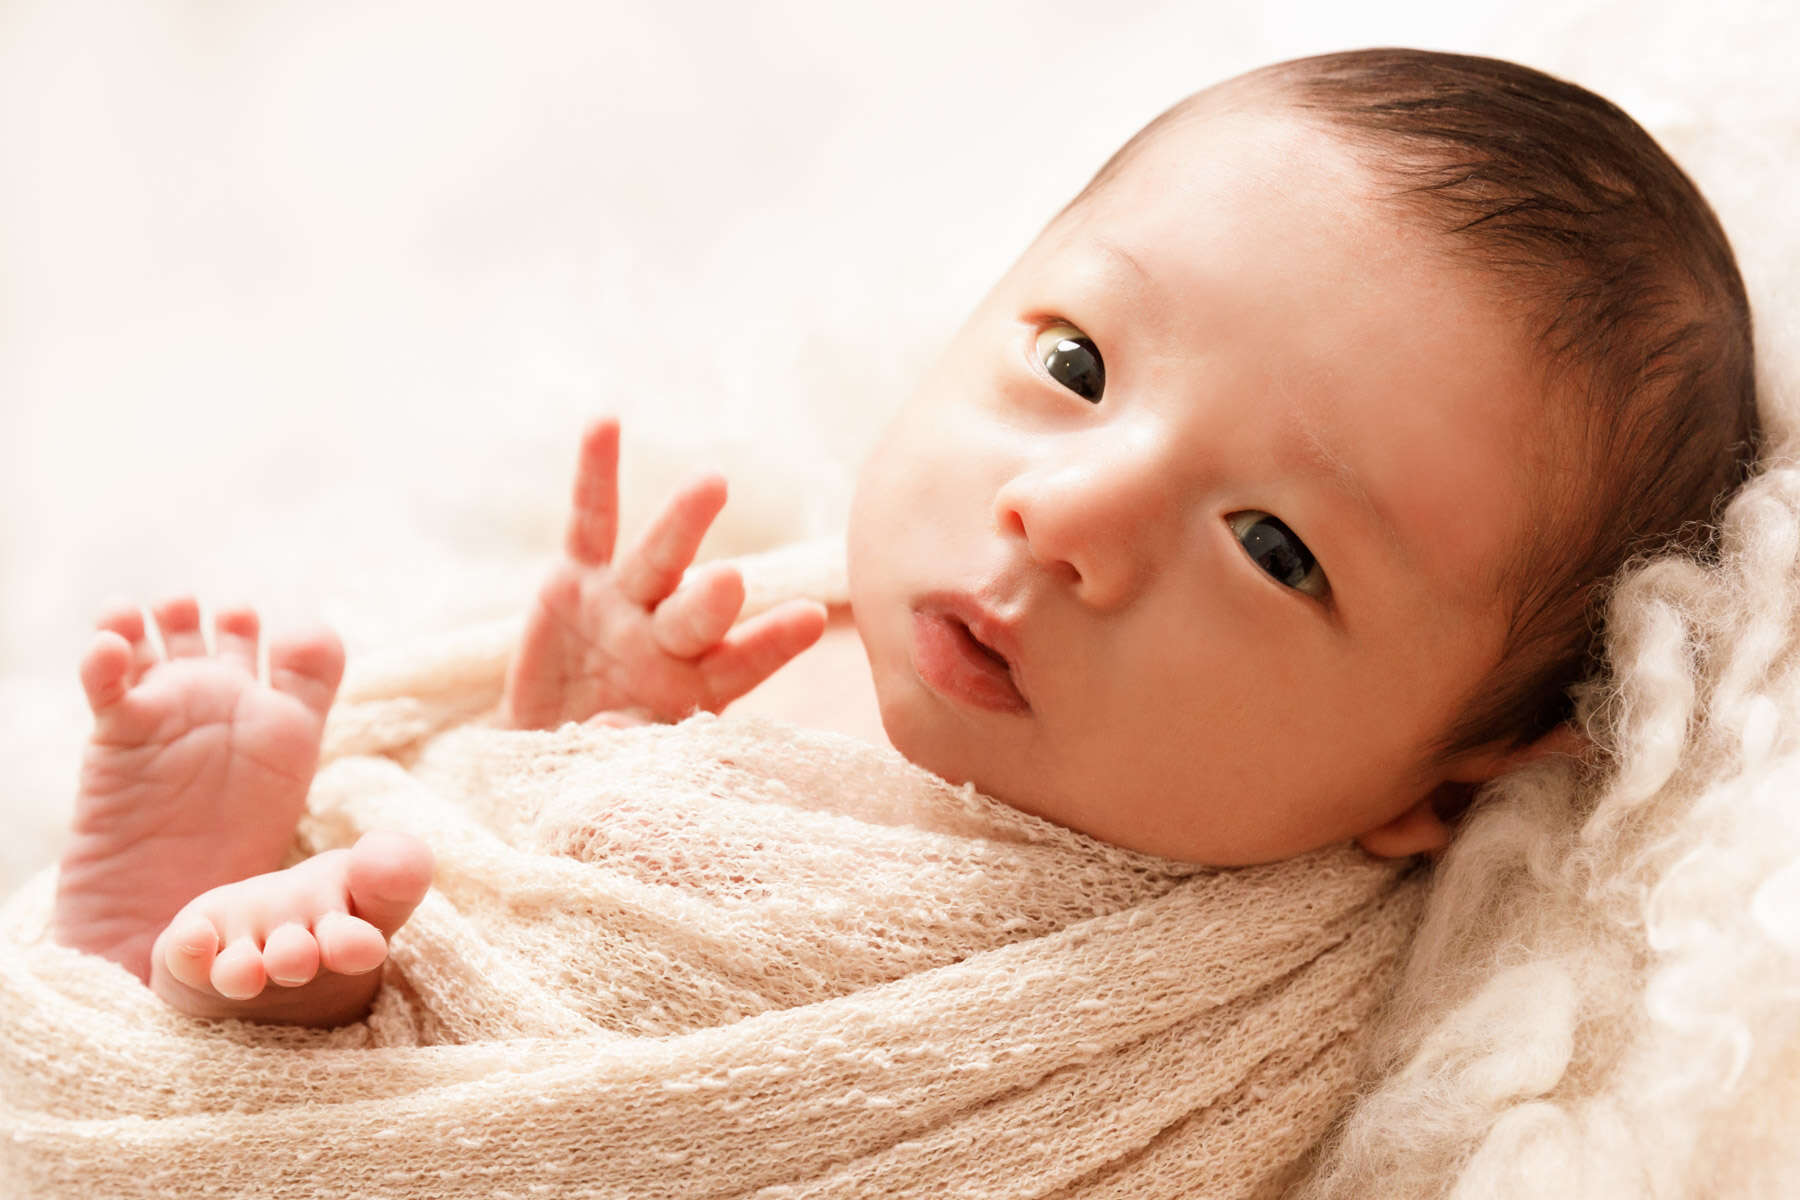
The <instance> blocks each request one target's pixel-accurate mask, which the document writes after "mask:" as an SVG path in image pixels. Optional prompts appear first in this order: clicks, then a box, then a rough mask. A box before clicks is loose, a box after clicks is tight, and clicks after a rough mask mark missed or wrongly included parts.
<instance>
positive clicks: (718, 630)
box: [650, 564, 744, 658]
mask: <svg viewBox="0 0 1800 1200" xmlns="http://www.w3.org/2000/svg"><path fill="white" fill-rule="evenodd" d="M743 607H744V577H743V576H742V575H740V574H739V573H738V569H737V568H736V567H733V566H727V565H725V564H715V565H712V566H707V567H702V568H699V569H697V570H695V571H694V573H693V574H692V575H690V576H689V577H688V578H687V579H686V580H685V581H684V582H683V583H682V585H681V587H680V588H679V589H678V590H677V591H676V592H675V594H674V595H672V596H670V597H669V598H668V599H667V600H664V601H663V602H662V603H661V604H659V605H657V606H656V612H655V613H654V614H652V616H651V618H650V633H651V636H653V637H654V638H655V639H656V644H657V646H658V648H660V649H661V650H662V652H663V653H664V654H668V655H672V656H674V657H675V658H697V657H699V656H700V655H702V654H704V653H705V652H706V651H708V650H711V649H712V648H713V647H714V646H716V645H718V644H719V639H720V638H722V637H724V636H725V634H726V631H727V630H729V629H730V628H731V623H732V622H733V621H735V620H737V615H738V613H739V612H740V611H741V610H742V609H743Z"/></svg>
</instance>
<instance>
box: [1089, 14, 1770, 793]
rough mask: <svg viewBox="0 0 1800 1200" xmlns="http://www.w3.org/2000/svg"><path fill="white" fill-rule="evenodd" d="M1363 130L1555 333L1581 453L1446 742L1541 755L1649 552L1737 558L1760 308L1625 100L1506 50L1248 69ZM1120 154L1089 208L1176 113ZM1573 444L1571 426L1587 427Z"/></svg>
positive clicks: (1450, 748)
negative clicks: (1719, 543) (1632, 566)
mask: <svg viewBox="0 0 1800 1200" xmlns="http://www.w3.org/2000/svg"><path fill="white" fill-rule="evenodd" d="M1223 87H1225V88H1229V89H1238V88H1248V89H1249V90H1250V91H1251V93H1252V94H1253V95H1263V96H1267V97H1269V98H1270V99H1272V100H1274V101H1275V102H1276V103H1277V104H1280V105H1284V106H1286V107H1289V108H1291V109H1293V110H1294V111H1295V112H1296V113H1298V114H1300V115H1302V116H1305V117H1311V118H1313V119H1315V120H1317V121H1319V122H1320V123H1321V124H1322V125H1323V127H1324V128H1326V129H1327V130H1328V131H1330V132H1332V133H1333V134H1335V135H1336V136H1338V137H1340V138H1342V139H1343V140H1344V142H1345V144H1346V145H1347V146H1348V147H1349V149H1350V150H1351V151H1352V153H1354V154H1356V156H1357V157H1358V158H1359V160H1360V161H1362V162H1363V164H1364V166H1365V167H1367V168H1368V169H1369V170H1371V171H1372V172H1373V173H1374V174H1375V176H1376V178H1377V179H1378V180H1380V181H1381V182H1383V183H1384V184H1391V185H1392V188H1393V190H1392V192H1391V194H1390V199H1391V200H1392V201H1394V202H1395V203H1397V204H1399V205H1401V206H1402V207H1403V210H1404V211H1406V212H1407V213H1409V214H1410V215H1412V216H1414V217H1416V218H1417V219H1419V220H1421V221H1423V222H1425V223H1427V224H1428V225H1430V226H1434V227H1436V228H1438V229H1439V230H1441V231H1442V232H1443V233H1445V234H1446V235H1447V240H1446V242H1445V244H1444V245H1445V250H1446V252H1447V253H1448V254H1450V255H1451V256H1452V257H1453V258H1455V259H1457V260H1460V261H1463V262H1466V263H1468V264H1469V265H1471V266H1473V267H1474V268H1476V269H1477V270H1479V271H1481V272H1483V273H1485V274H1486V275H1487V276H1488V277H1490V278H1493V279H1495V280H1497V281H1498V282H1499V284H1500V287H1501V294H1502V295H1503V296H1504V297H1505V298H1506V299H1507V300H1508V301H1509V302H1510V303H1512V304H1515V305H1516V306H1517V308H1518V312H1519V314H1520V316H1521V317H1522V318H1523V319H1524V321H1525V327H1526V328H1529V329H1531V330H1532V331H1533V332H1534V333H1535V336H1536V350H1537V351H1538V356H1539V359H1540V361H1541V363H1542V364H1543V368H1544V372H1545V376H1544V377H1545V382H1546V396H1547V397H1548V396H1551V395H1557V396H1559V397H1560V396H1562V395H1567V396H1568V397H1569V398H1570V400H1571V401H1572V403H1570V404H1568V405H1567V406H1566V411H1565V410H1564V408H1562V407H1558V408H1547V409H1546V418H1547V423H1548V424H1550V425H1551V427H1552V428H1559V429H1560V431H1561V433H1562V434H1563V435H1564V440H1565V441H1566V442H1567V443H1568V446H1569V449H1570V450H1571V451H1572V452H1573V453H1575V454H1577V455H1579V458H1578V460H1577V462H1576V464H1575V469H1574V471H1573V473H1572V474H1571V475H1570V477H1569V478H1567V479H1566V480H1538V481H1535V482H1538V483H1540V484H1543V485H1546V486H1543V487H1540V488H1539V489H1538V490H1539V493H1540V495H1541V497H1542V498H1541V499H1540V500H1539V502H1538V511H1536V512H1534V513H1533V514H1532V519H1531V520H1530V521H1529V522H1528V525H1529V528H1528V530H1527V532H1526V534H1525V536H1524V537H1523V539H1522V541H1521V544H1520V545H1519V546H1518V548H1517V551H1516V553H1515V554H1514V555H1513V557H1512V559H1511V561H1510V562H1509V563H1508V564H1506V567H1505V569H1504V571H1503V573H1502V575H1501V578H1500V580H1499V583H1500V585H1501V587H1502V588H1503V589H1504V591H1503V593H1502V594H1506V595H1510V596H1512V597H1513V598H1514V607H1513V611H1512V615H1511V621H1510V625H1509V628H1508V633H1507V639H1506V645H1505V652H1504V655H1503V657H1502V660H1501V663H1500V665H1499V666H1498V667H1497V668H1496V669H1495V670H1494V671H1493V672H1491V673H1490V675H1489V677H1488V678H1487V679H1485V680H1483V681H1481V683H1480V685H1479V686H1477V687H1476V688H1475V689H1474V690H1473V691H1472V692H1471V694H1470V695H1469V697H1468V699H1467V700H1466V702H1465V703H1464V705H1463V707H1462V710H1461V711H1460V712H1459V713H1458V714H1456V716H1455V718H1454V719H1453V720H1452V721H1451V722H1450V723H1449V725H1448V727H1447V729H1446V731H1445V733H1444V734H1443V736H1442V737H1441V738H1440V740H1439V742H1438V744H1437V746H1436V748H1435V750H1436V756H1437V757H1438V759H1439V760H1440V761H1441V760H1445V759H1449V758H1453V757H1455V756H1457V755H1459V754H1461V753H1464V752H1466V751H1468V750H1472V749H1475V748H1478V747H1483V746H1489V745H1495V744H1500V745H1504V746H1509V747H1510V746H1522V745H1524V744H1526V743H1528V742H1530V741H1532V740H1534V739H1536V738H1537V737H1538V736H1540V735H1541V734H1544V733H1546V732H1548V731H1550V730H1551V729H1554V728H1555V727H1556V726H1557V725H1559V724H1560V723H1562V722H1563V721H1565V720H1567V719H1568V717H1569V716H1570V715H1571V713H1572V703H1573V702H1572V699H1571V694H1570V688H1571V687H1572V685H1574V684H1575V683H1577V682H1579V681H1580V680H1581V679H1583V678H1585V677H1586V676H1587V675H1589V674H1590V673H1591V672H1592V671H1593V670H1594V669H1595V668H1596V667H1597V666H1598V665H1599V658H1600V650H1601V646H1602V642H1601V633H1602V621H1601V617H1602V606H1601V603H1600V601H1602V600H1603V599H1604V592H1605V588H1606V586H1607V585H1608V583H1609V582H1610V581H1611V579H1612V578H1613V577H1615V576H1616V574H1617V573H1618V571H1619V569H1620V568H1621V567H1622V566H1624V565H1625V564H1626V563H1627V562H1629V561H1631V560H1632V559H1633V558H1634V557H1636V556H1638V555H1643V554H1650V553H1660V552H1670V551H1680V552H1686V553H1688V554H1691V555H1695V556H1698V557H1702V558H1708V557H1710V556H1712V555H1713V553H1714V552H1715V551H1716V528H1717V527H1716V519H1717V516H1718V510H1719V507H1720V506H1721V505H1722V504H1723V503H1724V500H1725V498H1726V497H1727V496H1728V495H1729V494H1730V493H1731V492H1732V491H1733V490H1734V489H1735V488H1736V487H1737V486H1738V485H1739V484H1741V483H1742V482H1743V481H1744V480H1745V479H1746V478H1747V476H1748V474H1749V470H1750V467H1751V465H1752V463H1753V461H1754V458H1755V455H1756V453H1757V452H1758V449H1759V446H1760V443H1761V431H1760V428H1759V426H1758V421H1757V415H1756V383H1755V370H1754V354H1753V348H1752V341H1751V325H1750V306H1749V302H1748V300H1747V299H1746V297H1745V294H1744V284H1743V280H1742V278H1741V277H1740V276H1739V274H1738V268H1737V262H1736V259H1735V258H1734V257H1733V256H1732V252H1731V246H1730V243H1729V242H1728V241H1727V240H1726V237H1725V233H1724V230H1723V229H1722V228H1721V227H1720V225H1719V222H1718V219H1717V218H1716V217H1715V216H1714V215H1713V212H1712V209H1711V208H1710V207H1709V206H1708V205H1707V203H1706V201H1705V199H1704V198H1702V196H1701V195H1700V192H1699V191H1698V189H1696V188H1695V186H1694V184H1693V183H1692V182H1691V181H1690V180H1689V179H1688V177H1687V176H1686V175H1685V174H1683V173H1682V171H1681V169H1680V168H1679V167H1677V166H1676V165H1675V163H1674V162H1673V161H1672V160H1671V159H1670V158H1669V156H1668V155H1667V154H1666V153H1665V152H1664V151H1663V149H1662V147H1660V146H1659V145H1657V143H1656V141H1655V140H1654V139H1653V138H1651V136H1650V135H1649V134H1648V133H1646V132H1645V131H1644V130H1643V129H1642V128H1641V127H1640V126H1639V125H1638V124H1637V122H1635V121H1633V120H1632V119H1631V118H1630V117H1629V116H1627V115H1626V114H1625V113H1624V112H1623V111H1621V110H1620V109H1619V108H1617V107H1616V106H1614V105H1613V104H1611V103H1609V102H1608V101H1606V100H1604V99H1602V98H1600V97H1599V96H1596V95H1594V94H1593V93H1592V92H1589V91H1587V90H1585V89H1583V88H1580V87H1577V86H1575V85H1574V84H1571V83H1565V82H1563V81H1562V80H1559V79H1555V78H1552V77H1551V76H1549V75H1546V74H1544V73H1543V72H1541V71H1535V70H1532V69H1531V68H1529V67H1523V66H1519V65H1518V64H1516V63H1510V62H1504V61H1501V60H1498V59H1491V58H1478V57H1472V56H1469V55H1460V54H1442V53H1434V52H1428V51H1419V50H1399V49H1376V50H1360V51H1351V52H1347V53H1340V54H1326V55H1320V56H1316V57H1312V58H1301V59H1293V60H1290V61H1287V62H1281V63H1276V64H1274V65H1273V66H1269V67H1264V68H1261V69H1259V70H1257V71H1253V72H1251V73H1250V74H1249V75H1246V76H1242V77H1240V78H1238V79H1236V80H1231V81H1229V82H1228V83H1227V84H1225V85H1223ZM1212 94H1213V93H1212V92H1211V91H1208V92H1201V93H1198V94H1196V95H1194V96H1190V97H1188V98H1187V99H1186V100H1183V101H1181V102H1180V103H1178V104H1177V105H1175V106H1174V107H1173V108H1171V109H1169V110H1168V111H1167V112H1165V113H1163V114H1162V115H1161V116H1159V117H1157V118H1156V120H1154V121H1152V122H1151V123H1150V124H1149V125H1147V126H1145V127H1144V128H1143V129H1142V130H1140V131H1139V132H1138V133H1137V135H1135V136H1134V137H1133V138H1132V139H1131V140H1130V141H1129V142H1127V143H1126V144H1125V145H1124V146H1123V147H1121V148H1120V149H1119V151H1118V152H1117V153H1115V154H1114V155H1113V156H1112V158H1111V159H1109V160H1108V161H1107V162H1106V164H1105V165H1104V166H1102V167H1101V168H1100V171H1099V172H1098V173H1097V174H1096V175H1095V176H1094V179H1093V181H1091V182H1090V183H1089V184H1088V186H1087V187H1086V188H1084V189H1083V191H1082V193H1081V194H1080V195H1079V196H1077V197H1076V198H1075V200H1074V201H1072V202H1071V203H1070V205H1069V206H1068V208H1065V209H1064V212H1067V211H1069V209H1073V208H1075V207H1077V206H1079V205H1080V204H1081V202H1082V201H1083V200H1084V199H1085V198H1086V197H1087V196H1089V195H1091V194H1093V193H1094V192H1095V191H1096V190H1097V189H1098V188H1100V187H1103V186H1104V185H1105V183H1106V181H1107V180H1109V179H1110V178H1112V176H1113V175H1115V174H1117V173H1118V171H1119V170H1120V169H1121V168H1122V167H1123V166H1124V164H1125V163H1127V162H1129V161H1130V160H1131V158H1132V157H1134V156H1135V155H1136V154H1138V153H1139V152H1140V151H1141V150H1142V149H1143V147H1144V145H1145V144H1146V143H1147V142H1149V141H1150V140H1152V139H1154V138H1155V137H1156V136H1157V135H1158V134H1159V133H1160V132H1161V131H1162V130H1164V129H1166V128H1167V127H1168V126H1169V125H1170V124H1171V123H1174V122H1176V121H1179V120H1180V119H1182V118H1183V117H1184V116H1186V115H1187V114H1188V113H1189V112H1191V111H1192V110H1193V108H1194V106H1196V105H1197V104H1199V103H1201V102H1202V101H1204V100H1205V99H1207V98H1208V97H1209V95H1212ZM1570 435H1572V436H1570Z"/></svg>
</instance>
